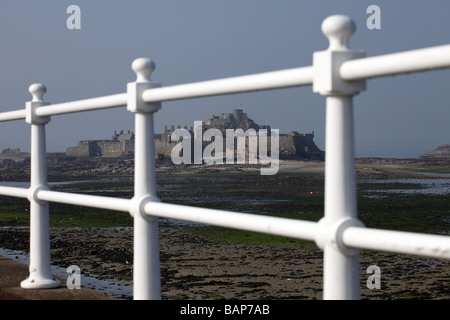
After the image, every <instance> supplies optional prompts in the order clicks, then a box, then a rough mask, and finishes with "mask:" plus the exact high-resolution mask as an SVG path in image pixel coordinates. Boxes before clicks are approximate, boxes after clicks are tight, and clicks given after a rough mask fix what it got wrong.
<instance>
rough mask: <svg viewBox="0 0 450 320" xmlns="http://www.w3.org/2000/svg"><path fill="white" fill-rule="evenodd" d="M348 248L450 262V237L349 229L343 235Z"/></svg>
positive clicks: (359, 228)
mask: <svg viewBox="0 0 450 320" xmlns="http://www.w3.org/2000/svg"><path fill="white" fill-rule="evenodd" d="M342 241H343V242H344V244H345V245H346V246H349V247H353V248H363V249H370V250H380V251H387V252H396V253H402V254H412V255H419V256H425V257H431V258H439V259H447V260H450V237H449V236H443V235H433V234H423V233H414V232H405V231H393V230H381V229H370V228H364V227H349V228H347V229H346V230H345V231H344V232H343V235H342Z"/></svg>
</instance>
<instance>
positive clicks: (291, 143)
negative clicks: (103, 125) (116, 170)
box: [66, 109, 324, 160]
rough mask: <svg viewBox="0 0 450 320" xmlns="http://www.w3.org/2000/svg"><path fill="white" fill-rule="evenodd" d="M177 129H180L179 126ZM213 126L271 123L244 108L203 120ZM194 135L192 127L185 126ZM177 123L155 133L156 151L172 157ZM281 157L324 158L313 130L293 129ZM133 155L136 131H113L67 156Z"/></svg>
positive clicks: (257, 127)
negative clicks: (258, 120)
mask: <svg viewBox="0 0 450 320" xmlns="http://www.w3.org/2000/svg"><path fill="white" fill-rule="evenodd" d="M177 128H181V126H180V125H178V126H177ZM211 128H215V129H218V130H220V131H222V132H223V133H224V136H225V130H226V129H243V130H244V131H247V130H248V129H255V131H259V130H261V129H267V130H268V132H269V134H270V129H271V128H270V126H269V125H259V124H257V123H255V122H254V121H253V120H252V119H250V118H249V117H248V116H247V114H246V113H245V112H243V110H242V109H234V110H232V112H231V113H222V114H220V115H219V116H215V115H211V117H210V118H208V119H206V120H205V121H203V130H208V129H211ZM184 129H186V130H189V131H190V133H191V135H193V132H192V127H190V129H188V128H187V126H184ZM175 130H176V129H175V126H174V125H172V126H170V129H168V128H167V126H165V127H164V132H163V133H160V134H155V153H156V155H158V154H160V155H164V156H166V157H170V155H171V151H172V148H173V147H174V145H176V144H177V143H178V141H172V139H171V136H172V133H173V132H174V131H175ZM279 147H280V150H279V156H280V159H317V160H323V159H324V152H323V151H321V150H320V149H319V148H318V147H317V146H316V144H315V143H314V131H313V132H311V133H298V132H296V131H292V132H290V133H288V134H280V140H279ZM132 154H134V133H133V132H130V131H128V132H127V133H124V132H123V131H121V132H120V133H119V134H117V132H114V135H113V137H112V139H111V140H83V141H80V142H78V145H77V146H76V147H70V148H67V152H66V156H70V157H118V156H129V155H132Z"/></svg>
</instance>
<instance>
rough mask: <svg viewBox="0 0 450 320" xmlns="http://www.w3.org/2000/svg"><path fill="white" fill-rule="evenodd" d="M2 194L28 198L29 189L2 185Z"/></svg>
mask: <svg viewBox="0 0 450 320" xmlns="http://www.w3.org/2000/svg"><path fill="white" fill-rule="evenodd" d="M0 194H1V195H4V196H9V197H17V198H28V189H25V188H17V187H5V186H0Z"/></svg>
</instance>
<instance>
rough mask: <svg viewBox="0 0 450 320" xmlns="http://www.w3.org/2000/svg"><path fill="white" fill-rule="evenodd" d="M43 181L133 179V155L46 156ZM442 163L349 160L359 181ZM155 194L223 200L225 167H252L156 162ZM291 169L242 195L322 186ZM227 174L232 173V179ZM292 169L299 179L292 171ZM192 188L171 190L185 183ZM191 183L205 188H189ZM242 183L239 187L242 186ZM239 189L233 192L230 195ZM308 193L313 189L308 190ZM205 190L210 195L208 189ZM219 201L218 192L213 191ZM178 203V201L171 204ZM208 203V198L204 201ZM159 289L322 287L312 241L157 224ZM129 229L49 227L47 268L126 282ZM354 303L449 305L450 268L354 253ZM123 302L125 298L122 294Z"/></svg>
mask: <svg viewBox="0 0 450 320" xmlns="http://www.w3.org/2000/svg"><path fill="white" fill-rule="evenodd" d="M48 161H49V162H48V163H49V179H50V180H51V181H62V180H81V179H90V178H100V177H104V176H108V175H109V176H111V175H114V176H119V177H132V176H133V170H132V168H133V166H132V164H133V159H130V158H121V159H117V158H116V159H114V158H111V159H102V160H101V161H100V160H96V159H76V158H74V159H61V158H58V157H55V158H49V159H48ZM26 168H27V159H25V160H22V161H12V160H3V162H2V165H1V166H0V180H4V181H7V180H13V181H18V180H20V179H22V180H23V181H27V179H28V178H29V177H28V174H29V173H28V171H27V169H26ZM448 168H449V159H445V158H444V159H435V158H433V159H431V158H427V159H376V158H363V159H358V160H357V175H358V178H364V179H385V178H388V177H408V176H409V177H410V176H411V174H412V173H414V177H423V176H424V175H421V174H417V171H418V170H420V171H421V172H423V171H426V172H427V175H426V176H427V177H430V176H433V174H436V172H438V173H437V174H439V172H442V170H443V169H444V171H445V170H448ZM157 170H158V172H159V173H160V175H159V177H160V178H159V182H158V183H160V184H161V185H162V190H161V193H162V197H165V198H170V196H171V195H173V194H176V195H177V196H178V197H180V196H183V197H184V196H185V197H186V198H188V197H189V196H194V197H198V196H205V197H207V196H208V194H206V195H205V194H203V190H204V188H205V185H204V184H205V181H206V182H207V185H208V188H209V189H211V190H214V188H217V186H218V185H220V186H221V188H224V189H222V190H226V195H227V196H239V195H240V193H241V192H242V191H240V190H239V188H237V187H236V179H237V178H230V177H231V176H227V175H219V177H218V178H216V177H215V176H214V175H213V174H214V173H219V172H220V173H223V172H224V171H227V170H229V172H230V174H233V175H232V177H241V176H242V175H241V174H242V173H246V172H248V171H256V170H258V171H259V168H257V167H254V166H241V167H239V168H235V167H230V166H203V167H199V166H197V167H196V166H184V167H181V166H179V167H177V166H171V165H170V164H169V163H167V162H166V160H165V159H158V168H157ZM286 172H290V173H294V174H293V175H286V176H283V179H282V180H277V177H271V176H267V177H264V179H260V178H259V177H260V176H259V174H252V175H248V176H245V179H244V180H245V183H246V184H247V185H248V186H249V190H247V192H249V196H250V197H251V195H256V194H258V195H261V194H264V195H268V196H270V195H271V194H272V193H273V190H274V186H277V188H284V189H285V190H286V192H288V193H289V194H290V195H292V196H294V197H295V196H296V195H297V194H300V193H305V192H307V191H308V193H309V190H311V189H310V188H311V187H316V186H320V185H323V181H324V176H323V172H324V163H323V162H316V161H309V162H308V161H305V162H301V161H282V162H281V163H280V173H281V174H283V173H286ZM198 173H205V174H206V175H202V177H204V176H206V177H210V178H208V179H207V180H205V179H202V180H198V181H197V180H196V178H195V174H198ZM235 173H238V175H236V174H235ZM297 173H300V174H297ZM190 174H193V175H192V177H193V178H192V179H191V180H189V183H190V185H191V188H190V190H183V192H184V193H183V192H180V191H182V190H181V189H180V187H179V186H178V184H182V183H187V182H186V181H188V180H187V179H186V175H190ZM195 183H198V185H200V184H202V188H203V189H196V188H195ZM241 184H242V183H241ZM236 188H237V189H236ZM314 190H315V189H314ZM211 192H212V191H211ZM218 198H219V199H220V195H218ZM178 199H179V198H178ZM211 201H212V199H211ZM159 241H160V249H161V252H160V258H161V284H162V296H163V298H164V299H240V300H243V299H251V300H253V299H321V298H322V285H323V268H322V264H323V253H322V251H321V250H319V249H317V248H316V247H315V246H314V245H308V244H299V243H269V244H263V243H239V242H233V241H231V242H230V241H223V240H211V239H207V238H205V237H201V236H197V235H195V234H194V233H191V232H190V231H189V229H188V228H186V227H180V226H175V225H171V224H168V223H167V222H166V221H163V220H162V221H161V226H160V239H159ZM132 242H133V233H132V229H131V228H127V227H123V228H122V227H120V228H93V227H83V228H66V227H55V228H52V229H51V248H52V249H51V259H52V263H53V264H55V265H58V266H61V267H63V268H67V267H68V266H69V265H73V264H75V265H78V266H79V267H80V268H81V270H82V272H84V273H85V274H89V275H91V276H95V277H98V278H100V279H104V280H109V281H112V282H120V283H124V284H126V285H131V281H132V265H133V254H132V247H133V245H132ZM0 244H1V247H4V248H8V249H13V250H21V251H24V252H27V251H28V248H29V230H28V229H27V228H11V227H2V228H0ZM372 265H376V266H378V267H379V268H380V270H381V287H380V288H379V289H373V290H370V289H368V287H367V280H368V279H369V277H370V276H371V274H368V273H367V268H369V267H370V266H372ZM360 267H361V269H360V279H361V294H362V299H433V300H439V299H446V300H447V299H450V262H449V261H444V260H439V259H428V258H420V257H415V256H407V255H400V254H391V253H384V252H373V251H366V250H364V251H362V253H361V264H360ZM123 298H124V299H127V298H129V297H125V296H124V297H123Z"/></svg>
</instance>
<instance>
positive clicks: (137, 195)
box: [127, 58, 161, 300]
mask: <svg viewBox="0 0 450 320" xmlns="http://www.w3.org/2000/svg"><path fill="white" fill-rule="evenodd" d="M132 67H133V70H134V71H135V72H136V74H137V79H136V82H134V83H129V84H128V94H129V97H128V106H127V108H128V110H130V111H131V112H134V114H135V160H134V161H135V164H134V168H135V172H134V197H133V204H132V206H131V208H130V213H131V214H132V216H133V218H134V262H133V268H134V269H133V295H134V299H135V300H160V299H161V280H160V264H159V226H158V224H159V221H158V218H153V217H151V218H148V217H147V216H146V215H145V214H144V212H143V206H144V204H145V202H147V201H158V198H157V196H156V160H155V142H154V123H153V114H154V113H155V112H156V111H157V110H158V109H159V108H160V105H151V104H146V103H145V102H144V101H142V90H144V89H146V88H152V87H154V86H157V84H154V83H152V82H151V81H150V74H151V72H152V71H153V69H154V68H155V66H154V63H153V62H152V61H150V60H148V59H143V58H140V59H136V60H135V61H134V62H133V64H132Z"/></svg>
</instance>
